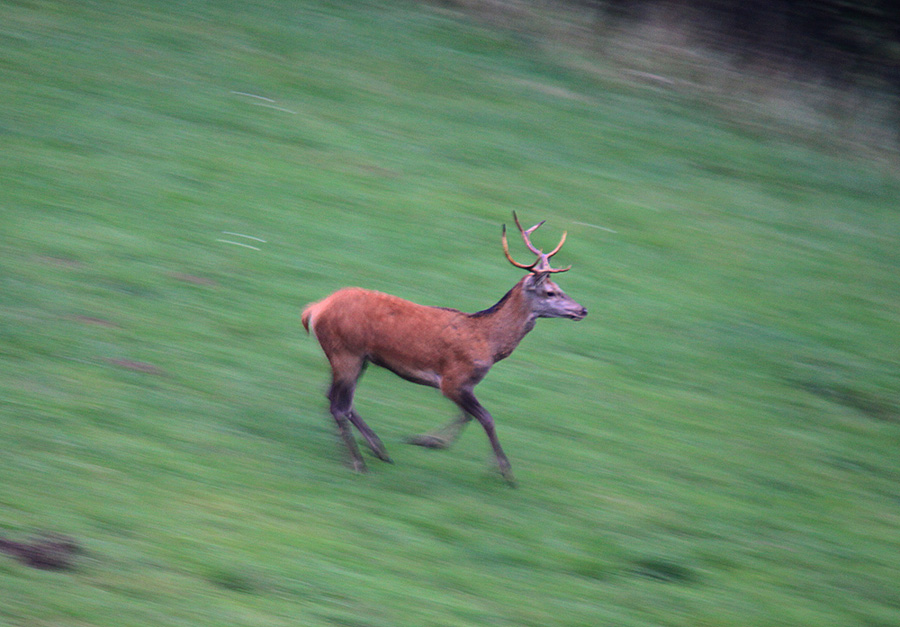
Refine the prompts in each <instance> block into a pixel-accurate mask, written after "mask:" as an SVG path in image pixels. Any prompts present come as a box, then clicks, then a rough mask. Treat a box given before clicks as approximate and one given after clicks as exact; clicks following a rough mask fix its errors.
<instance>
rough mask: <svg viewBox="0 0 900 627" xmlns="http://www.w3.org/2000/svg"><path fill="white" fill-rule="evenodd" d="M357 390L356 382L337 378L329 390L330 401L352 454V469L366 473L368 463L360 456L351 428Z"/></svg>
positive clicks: (345, 443) (348, 450)
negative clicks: (351, 416)
mask: <svg viewBox="0 0 900 627" xmlns="http://www.w3.org/2000/svg"><path fill="white" fill-rule="evenodd" d="M355 388H356V380H355V379H354V380H352V381H347V380H340V379H338V378H337V377H335V380H334V381H333V382H332V384H331V389H329V390H328V399H329V400H330V401H331V407H330V409H331V415H332V416H333V417H334V421H335V422H336V423H337V427H338V433H339V434H340V435H341V439H342V440H343V441H344V445H345V446H346V447H347V452H348V453H349V454H350V460H349V461H350V467H351V468H352V469H353V470H354V471H355V472H366V463H365V462H364V461H363V458H362V455H360V454H359V447H358V446H357V445H356V440H355V439H354V438H353V431H352V429H351V428H350V415H351V414H352V413H353V410H352V407H353V392H354V390H355Z"/></svg>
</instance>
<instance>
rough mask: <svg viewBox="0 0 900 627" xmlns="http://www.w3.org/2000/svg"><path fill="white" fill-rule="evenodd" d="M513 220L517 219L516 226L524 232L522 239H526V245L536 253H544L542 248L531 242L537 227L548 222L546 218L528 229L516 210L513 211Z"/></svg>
mask: <svg viewBox="0 0 900 627" xmlns="http://www.w3.org/2000/svg"><path fill="white" fill-rule="evenodd" d="M513 220H515V221H516V226H517V227H519V231H520V232H521V233H522V239H523V240H525V245H526V246H528V250H530V251H531V252H533V253H534V254H535V255H541V254H543V253H542V252H541V251H540V250H538V249H537V248H535V247H534V244H532V243H531V234H532V233H534V231H535V229H537V228H538V227H539V226H541V225H542V224H543V223H544V222H546V220H541V221H540V222H538V223H537V224H535V225H534V226H533V227H531V228H530V229H528V230H525V229H523V228H522V224H521V223H520V222H519V216H517V215H516V212H515V211H513Z"/></svg>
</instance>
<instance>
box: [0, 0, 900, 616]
mask: <svg viewBox="0 0 900 627" xmlns="http://www.w3.org/2000/svg"><path fill="white" fill-rule="evenodd" d="M557 54H558V51H557ZM0 73H2V76H3V89H2V90H0V112H2V116H0V138H2V142H3V150H2V151H0V398H2V402H0V433H2V455H0V460H2V461H0V535H5V536H7V537H13V538H24V537H27V536H28V535H29V534H32V533H37V532H40V531H51V532H56V533H64V534H67V535H70V536H72V537H74V538H77V539H78V540H79V542H80V543H81V544H82V545H83V546H84V548H85V553H84V554H83V555H82V556H80V557H79V558H78V561H77V567H76V569H75V570H72V571H63V572H47V571H37V570H32V569H29V568H27V567H25V566H23V565H21V564H19V563H17V562H15V561H13V560H11V559H8V558H6V557H4V556H0V600H2V602H0V623H3V624H9V625H29V626H30V625H117V626H127V625H140V626H145V625H149V624H159V625H223V624H227V625H297V624H302V625H354V626H373V627H374V626H396V625H435V626H451V625H460V626H462V625H516V626H522V625H533V626H546V625H572V626H575V625H623V626H625V625H684V626H691V627H694V626H697V625H717V626H725V625H735V626H738V625H739V626H742V627H744V626H748V625H788V624H789V625H798V626H799V625H810V626H821V625H826V624H834V625H839V624H840V625H851V624H859V625H892V624H897V623H898V622H900V593H898V591H897V586H896V583H897V580H898V576H900V570H898V568H900V547H898V543H897V538H898V537H900V535H898V534H900V487H898V479H900V463H898V462H897V453H896V452H897V447H898V444H900V386H898V382H897V381H898V379H897V374H898V359H897V354H898V340H897V338H898V331H900V328H898V320H900V252H898V245H897V244H898V241H900V237H898V236H900V220H898V217H897V207H896V202H897V198H898V192H900V182H898V178H897V177H896V176H895V174H894V173H891V172H888V171H886V170H884V169H879V168H878V167H874V166H872V165H871V164H868V163H865V162H860V161H854V160H852V159H850V158H843V157H842V155H840V154H827V153H826V152H823V151H822V150H821V149H815V150H814V149H812V148H807V147H804V146H802V145H793V144H791V143H789V142H787V141H785V140H780V139H779V138H777V137H775V136H766V135H750V134H747V133H746V132H743V131H740V130H735V128H734V127H733V126H732V125H730V124H729V123H727V122H726V121H722V120H720V119H718V118H717V117H715V116H714V115H713V114H712V113H710V112H709V111H707V110H705V109H704V108H703V107H702V106H701V107H698V106H697V104H696V103H695V102H693V99H691V100H682V99H680V97H678V96H666V95H662V94H660V93H659V92H657V91H655V90H651V89H648V90H646V91H643V90H642V89H643V88H641V87H640V86H639V85H635V86H633V87H630V88H627V89H626V88H623V87H622V85H621V84H616V85H613V84H605V83H603V82H599V81H598V80H597V79H596V78H593V79H592V78H590V77H589V76H588V75H587V74H580V73H578V72H575V71H573V70H571V69H569V70H566V69H563V68H562V67H560V66H559V65H557V64H556V63H554V62H553V61H552V60H551V59H549V58H548V57H545V56H544V55H543V53H542V52H541V50H540V47H539V46H536V45H535V42H534V41H532V40H530V39H529V38H528V37H527V36H526V35H522V34H516V33H512V32H504V31H500V30H492V29H489V28H486V27H484V26H479V25H476V24H474V23H469V22H466V21H464V20H461V19H459V17H458V16H454V15H450V14H447V13H444V12H442V11H440V10H438V9H434V8H430V7H428V6H423V5H419V4H406V3H380V2H365V3H341V2H298V3H278V2H270V1H264V2H260V3H250V4H248V3H227V2H220V3H200V2H197V3H175V2H171V3H166V2H158V3H151V4H149V5H147V4H146V3H137V2H129V1H125V2H115V3H113V2H88V3H60V2H24V3H5V4H2V5H0ZM692 102H693V103H692ZM513 209H515V210H517V211H518V212H519V214H520V215H521V216H522V217H523V219H524V220H526V221H530V222H536V221H537V220H539V219H545V218H546V219H547V220H548V223H547V225H546V226H545V227H543V229H542V231H541V232H539V233H538V235H539V236H540V237H536V239H537V241H538V243H539V244H544V245H546V244H549V245H552V244H554V243H555V242H556V238H557V237H558V236H559V233H560V231H561V230H564V229H566V230H568V231H569V242H568V243H567V244H566V247H565V249H564V250H563V252H562V253H560V256H559V257H560V262H561V263H565V264H568V263H572V264H573V266H574V268H573V270H572V271H571V272H570V273H568V274H566V275H563V276H562V277H561V278H560V283H561V285H562V286H563V287H564V288H565V289H566V290H567V291H568V292H569V294H571V295H572V296H573V297H574V298H576V299H578V300H579V301H580V302H582V303H583V304H585V305H586V306H587V307H588V309H589V310H590V312H591V314H590V316H589V317H588V318H587V319H586V320H585V321H584V322H582V323H579V324H573V323H569V322H564V321H544V322H541V323H540V324H539V325H538V326H537V328H536V329H535V331H534V332H533V333H532V334H531V335H530V336H529V337H528V338H526V340H525V341H524V342H523V343H522V345H521V346H520V348H519V350H518V351H517V352H516V353H514V354H513V356H512V357H511V358H510V359H509V360H507V361H506V362H502V363H501V364H499V365H498V366H496V367H495V369H494V371H493V372H492V373H491V375H490V376H489V377H488V378H487V379H486V381H485V382H484V383H483V384H482V385H481V386H480V387H479V395H480V398H481V400H482V402H483V403H484V404H485V405H486V406H487V407H488V408H489V409H491V411H492V412H493V413H494V415H495V417H496V418H497V421H498V424H499V432H500V437H501V440H502V441H503V443H504V445H505V448H506V450H507V452H508V454H509V455H510V458H511V460H512V462H513V466H514V470H515V472H516V474H517V477H518V479H519V481H520V484H521V487H520V489H518V490H510V489H508V488H507V487H506V486H505V485H504V484H503V482H502V481H501V480H500V479H499V477H497V476H496V475H495V474H494V473H492V472H491V470H490V464H489V452H488V447H487V443H486V438H485V437H484V434H483V433H481V432H479V430H478V429H477V428H470V429H469V431H468V432H467V433H466V434H465V435H464V437H463V438H462V440H461V441H460V443H459V444H458V445H457V446H456V447H455V448H454V449H452V450H450V451H447V452H440V453H437V452H433V451H427V450H422V449H418V448H416V447H408V446H404V445H402V443H401V442H402V439H403V437H404V436H406V435H408V434H411V433H415V432H420V431H423V430H426V429H429V428H432V427H434V426H436V425H438V424H441V423H442V422H443V421H445V420H447V419H449V417H451V415H452V413H453V409H452V408H451V406H450V404H449V403H447V402H445V401H444V400H443V399H441V398H440V397H439V395H438V394H436V393H435V391H434V390H430V389H425V388H420V387H416V386H412V385H410V384H408V383H406V382H403V381H400V380H399V379H396V378H395V377H393V376H392V375H390V374H387V373H384V372H383V371H379V370H377V369H370V370H369V372H368V373H367V375H366V377H365V379H364V380H363V383H362V385H361V388H360V391H359V395H358V407H359V409H360V413H361V414H362V415H363V416H365V417H367V419H368V420H369V422H370V424H372V425H373V427H375V428H376V430H378V431H379V433H380V434H381V436H382V438H383V439H384V440H385V442H386V444H387V446H388V448H389V449H390V452H391V454H392V455H393V457H394V459H395V461H396V464H394V465H390V466H389V465H384V464H380V463H378V462H377V461H372V462H371V463H370V466H371V468H372V471H373V472H371V473H370V474H369V475H366V476H355V475H353V474H351V473H350V472H349V471H348V470H347V469H346V468H344V467H343V466H342V463H341V462H342V457H341V454H340V450H339V448H338V446H337V441H336V438H335V436H334V430H333V425H332V423H331V419H330V417H329V416H328V415H327V411H326V407H325V400H324V397H323V395H322V394H323V392H324V389H325V385H326V382H327V376H328V375H327V369H326V366H325V362H324V358H323V357H322V356H321V353H320V352H319V350H318V347H317V346H316V344H315V342H314V341H313V340H312V339H311V338H308V337H307V336H306V335H305V334H304V333H303V332H302V329H301V327H300V325H299V311H300V308H301V307H302V305H303V304H304V303H306V302H308V301H311V300H315V299H318V298H321V297H322V296H324V295H326V294H327V293H329V292H330V291H332V290H334V289H336V288H338V287H341V286H344V285H349V284H357V285H363V286H367V287H372V288H376V289H381V290H385V291H389V292H392V293H396V294H398V295H401V296H403V297H406V298H410V299H412V300H416V301H418V302H422V303H425V304H434V305H444V306H453V307H457V308H460V309H463V310H467V311H474V310H477V309H481V308H484V307H487V306H489V305H491V304H493V302H495V301H496V300H497V299H499V298H500V296H501V295H502V294H503V293H504V292H505V291H506V290H507V289H508V288H509V287H510V286H511V285H512V284H513V283H514V282H515V281H516V280H517V279H518V277H519V276H520V274H519V272H518V271H517V270H515V269H514V268H512V267H511V266H509V264H508V263H507V262H506V261H505V260H504V259H503V256H502V254H501V252H500V247H499V232H500V224H501V223H502V222H505V221H506V222H508V221H509V219H510V212H511V210H513ZM235 234H238V235H235ZM243 236H252V237H253V238H257V239H250V238H248V237H243ZM219 240H229V241H231V242H237V243H240V244H245V246H237V245H235V244H232V243H227V242H223V241H219ZM259 240H264V241H259ZM247 246H252V247H253V248H249V247H247ZM517 254H518V256H519V257H520V258H521V255H522V254H523V253H522V250H521V249H517Z"/></svg>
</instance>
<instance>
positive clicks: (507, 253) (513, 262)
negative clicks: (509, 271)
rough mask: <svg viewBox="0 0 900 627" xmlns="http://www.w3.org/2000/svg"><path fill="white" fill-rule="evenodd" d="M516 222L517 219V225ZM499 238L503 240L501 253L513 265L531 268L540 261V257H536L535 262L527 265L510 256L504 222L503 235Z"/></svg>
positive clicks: (526, 268) (525, 268) (524, 268)
mask: <svg viewBox="0 0 900 627" xmlns="http://www.w3.org/2000/svg"><path fill="white" fill-rule="evenodd" d="M513 215H514V216H515V213H513ZM518 223H519V221H518V219H517V220H516V224H517V225H518ZM521 229H522V227H521V226H519V230H521ZM500 239H501V241H502V242H503V254H505V255H506V258H507V259H508V260H509V262H510V263H511V264H512V265H514V266H515V267H517V268H522V269H523V270H531V269H532V268H534V267H535V266H536V265H537V263H538V261H540V258H538V259H536V260H535V262H534V263H533V264H531V265H530V266H528V265H525V264H524V263H519V262H518V261H516V260H515V259H513V258H512V255H510V254H509V242H507V241H506V225H505V224H504V225H503V236H502V237H501V238H500Z"/></svg>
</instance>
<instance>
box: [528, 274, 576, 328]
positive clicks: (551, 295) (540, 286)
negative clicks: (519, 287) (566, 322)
mask: <svg viewBox="0 0 900 627" xmlns="http://www.w3.org/2000/svg"><path fill="white" fill-rule="evenodd" d="M548 277H549V274H548V273H542V274H532V275H531V276H529V277H528V278H527V279H526V280H525V285H524V287H525V293H526V294H528V296H529V297H530V299H531V306H532V310H533V311H534V313H535V315H536V316H537V317H538V318H569V319H571V320H582V319H584V317H585V316H586V315H587V309H585V308H584V307H582V306H581V305H580V304H578V303H577V302H575V301H574V300H572V299H571V298H569V296H568V294H566V293H565V292H564V291H562V290H561V289H560V288H559V286H558V285H557V284H556V283H554V282H553V281H551V280H550V279H549V278H548Z"/></svg>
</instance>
